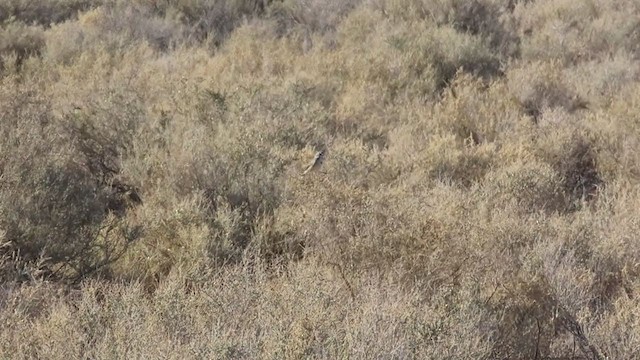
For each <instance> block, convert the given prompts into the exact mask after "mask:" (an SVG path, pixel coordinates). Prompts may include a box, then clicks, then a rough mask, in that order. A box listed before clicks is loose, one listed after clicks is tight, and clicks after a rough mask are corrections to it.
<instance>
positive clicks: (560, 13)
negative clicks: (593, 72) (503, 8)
mask: <svg viewBox="0 0 640 360" xmlns="http://www.w3.org/2000/svg"><path fill="white" fill-rule="evenodd" d="M639 12H640V8H639V7H638V4H637V3H634V2H633V1H623V2H621V3H616V4H612V3H611V2H608V1H589V2H572V1H532V2H529V3H520V4H518V5H517V6H516V9H515V11H514V16H515V18H516V19H517V21H518V22H519V24H520V29H521V31H522V33H523V34H524V37H523V39H522V46H521V49H522V57H523V58H524V59H527V60H536V59H539V60H551V59H555V60H560V61H561V62H563V63H565V64H566V63H576V62H579V61H585V60H590V59H594V58H599V59H603V58H605V57H606V56H608V55H609V54H611V53H613V52H615V51H618V50H626V51H630V52H633V53H637V51H638V47H637V43H638V41H637V39H638V36H640V32H638V24H639V23H638V21H637V18H638V16H637V15H638V13H639Z"/></svg>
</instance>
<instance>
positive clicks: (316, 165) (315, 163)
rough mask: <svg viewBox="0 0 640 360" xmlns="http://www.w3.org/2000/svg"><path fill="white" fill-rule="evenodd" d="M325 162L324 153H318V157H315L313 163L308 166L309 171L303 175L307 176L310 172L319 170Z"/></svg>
mask: <svg viewBox="0 0 640 360" xmlns="http://www.w3.org/2000/svg"><path fill="white" fill-rule="evenodd" d="M323 162H324V151H322V150H321V151H318V152H317V153H316V155H315V156H314V157H313V161H312V162H311V163H310V164H309V166H307V169H306V170H305V171H304V172H303V173H302V175H306V174H307V173H308V172H311V171H313V170H317V169H319V168H320V166H322V163H323Z"/></svg>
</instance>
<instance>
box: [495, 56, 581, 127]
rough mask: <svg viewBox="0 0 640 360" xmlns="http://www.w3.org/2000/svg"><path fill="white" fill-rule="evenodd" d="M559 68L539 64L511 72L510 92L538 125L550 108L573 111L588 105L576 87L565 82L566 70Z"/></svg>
mask: <svg viewBox="0 0 640 360" xmlns="http://www.w3.org/2000/svg"><path fill="white" fill-rule="evenodd" d="M558 65H559V64H557V63H555V62H537V61H536V62H531V63H527V64H526V65H524V66H522V67H514V69H512V70H511V71H509V72H508V73H507V78H508V84H509V90H510V91H511V92H512V93H513V94H514V95H515V98H516V100H517V101H518V102H519V103H520V105H521V106H522V108H523V110H524V112H525V113H526V114H527V115H529V116H531V117H532V118H533V120H534V121H535V122H537V121H538V119H539V118H540V116H541V114H542V113H543V112H544V111H545V110H547V109H553V108H557V107H561V108H563V109H565V110H567V111H568V112H573V111H577V110H581V109H584V108H585V107H586V106H587V104H586V103H585V102H584V100H583V99H581V98H580V97H579V95H578V94H577V92H576V90H575V88H574V86H573V84H569V83H567V82H566V81H564V80H563V78H562V68H561V67H559V66H558Z"/></svg>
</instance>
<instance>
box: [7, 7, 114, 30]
mask: <svg viewBox="0 0 640 360" xmlns="http://www.w3.org/2000/svg"><path fill="white" fill-rule="evenodd" d="M101 3H102V1H101V0H52V1H29V0H7V1H3V2H2V4H0V22H1V21H5V20H7V19H9V18H15V19H16V20H20V21H22V22H24V23H26V24H30V25H31V24H34V23H36V24H38V25H41V26H45V27H48V26H50V25H52V24H56V23H59V22H62V21H65V20H67V19H70V18H73V17H75V16H76V15H77V13H78V12H79V11H83V10H87V9H89V8H91V7H95V6H99V5H100V4H101Z"/></svg>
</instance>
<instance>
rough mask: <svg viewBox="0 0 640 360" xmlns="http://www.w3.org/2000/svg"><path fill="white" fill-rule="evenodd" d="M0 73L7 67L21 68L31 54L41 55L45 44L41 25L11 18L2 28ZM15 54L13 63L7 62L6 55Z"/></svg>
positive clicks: (0, 33)
mask: <svg viewBox="0 0 640 360" xmlns="http://www.w3.org/2000/svg"><path fill="white" fill-rule="evenodd" d="M0 31H1V32H0V57H2V58H0V74H2V73H3V72H4V70H5V68H9V67H14V66H15V68H17V69H20V68H21V67H22V63H23V62H24V61H25V60H26V59H27V58H29V57H31V56H39V55H40V54H41V52H42V50H43V48H44V46H45V39H44V33H43V31H42V28H41V27H39V26H28V25H26V24H24V23H22V22H20V21H15V20H9V21H8V22H5V23H3V24H2V27H1V28H0ZM7 55H13V56H15V59H14V61H13V64H6V63H5V61H6V60H5V59H4V57H5V56H7Z"/></svg>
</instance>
